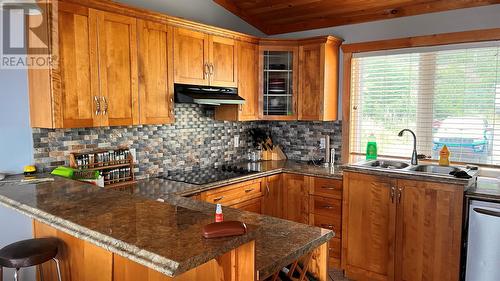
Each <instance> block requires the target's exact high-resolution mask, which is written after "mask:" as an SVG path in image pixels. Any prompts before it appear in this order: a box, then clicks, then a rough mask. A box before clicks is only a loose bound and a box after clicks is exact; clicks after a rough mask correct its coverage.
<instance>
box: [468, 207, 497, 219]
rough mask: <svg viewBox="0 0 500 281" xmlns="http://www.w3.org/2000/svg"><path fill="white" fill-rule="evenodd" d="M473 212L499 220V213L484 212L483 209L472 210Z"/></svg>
mask: <svg viewBox="0 0 500 281" xmlns="http://www.w3.org/2000/svg"><path fill="white" fill-rule="evenodd" d="M473 210H474V212H476V213H480V214H483V215H487V216H493V217H499V218H500V212H495V211H491V210H485V209H480V208H474V209H473Z"/></svg>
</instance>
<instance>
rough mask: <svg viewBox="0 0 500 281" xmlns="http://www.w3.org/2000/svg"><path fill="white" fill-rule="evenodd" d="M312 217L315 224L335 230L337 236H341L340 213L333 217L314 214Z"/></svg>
mask: <svg viewBox="0 0 500 281" xmlns="http://www.w3.org/2000/svg"><path fill="white" fill-rule="evenodd" d="M312 217H313V218H312V219H313V222H314V225H315V226H317V227H321V228H325V229H330V230H333V232H335V238H341V235H342V219H341V217H340V214H339V215H338V216H333V217H327V216H322V215H318V214H313V215H312Z"/></svg>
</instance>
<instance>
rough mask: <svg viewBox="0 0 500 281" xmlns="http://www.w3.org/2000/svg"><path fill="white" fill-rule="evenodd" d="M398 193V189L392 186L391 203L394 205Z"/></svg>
mask: <svg viewBox="0 0 500 281" xmlns="http://www.w3.org/2000/svg"><path fill="white" fill-rule="evenodd" d="M395 193H396V188H395V187H394V186H391V202H392V203H394V194H395Z"/></svg>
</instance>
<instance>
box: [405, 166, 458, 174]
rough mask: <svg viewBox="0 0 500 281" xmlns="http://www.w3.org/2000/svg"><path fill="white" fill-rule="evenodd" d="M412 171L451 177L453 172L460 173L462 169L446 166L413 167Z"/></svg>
mask: <svg viewBox="0 0 500 281" xmlns="http://www.w3.org/2000/svg"><path fill="white" fill-rule="evenodd" d="M410 171H414V172H422V173H431V174H440V175H449V174H450V173H451V172H457V171H460V168H457V167H445V166H439V165H417V166H414V167H411V168H410Z"/></svg>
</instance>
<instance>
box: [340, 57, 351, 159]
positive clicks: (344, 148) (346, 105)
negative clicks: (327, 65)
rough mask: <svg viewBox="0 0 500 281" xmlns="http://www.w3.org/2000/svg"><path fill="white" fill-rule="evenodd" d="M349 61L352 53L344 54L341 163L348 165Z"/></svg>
mask: <svg viewBox="0 0 500 281" xmlns="http://www.w3.org/2000/svg"><path fill="white" fill-rule="evenodd" d="M351 60H352V53H345V54H344V58H343V74H344V76H343V78H342V156H341V157H342V159H341V160H342V163H344V164H346V163H349V152H350V145H349V137H350V134H349V129H350V126H351V122H350V119H351Z"/></svg>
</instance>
